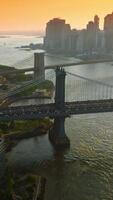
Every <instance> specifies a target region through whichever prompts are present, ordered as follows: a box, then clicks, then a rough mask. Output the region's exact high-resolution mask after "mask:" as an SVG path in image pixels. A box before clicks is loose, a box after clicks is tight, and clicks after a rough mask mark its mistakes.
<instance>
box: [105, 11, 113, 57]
mask: <svg viewBox="0 0 113 200" xmlns="http://www.w3.org/2000/svg"><path fill="white" fill-rule="evenodd" d="M104 33H105V49H106V52H107V53H110V52H112V51H113V13H111V14H108V15H107V16H106V17H105V18H104Z"/></svg>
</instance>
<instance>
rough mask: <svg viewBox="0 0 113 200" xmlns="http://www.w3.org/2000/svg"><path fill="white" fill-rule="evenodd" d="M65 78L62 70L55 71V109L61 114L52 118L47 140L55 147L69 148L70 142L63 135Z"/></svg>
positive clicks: (58, 68)
mask: <svg viewBox="0 0 113 200" xmlns="http://www.w3.org/2000/svg"><path fill="white" fill-rule="evenodd" d="M65 77H66V72H65V71H64V69H63V68H60V67H57V69H56V90H55V107H56V109H57V110H59V111H60V112H61V116H60V117H55V118H54V125H53V128H52V130H50V134H49V138H50V140H51V142H52V143H53V144H55V145H56V146H69V144H70V141H69V139H68V137H67V136H66V134H65V118H66V117H67V115H65Z"/></svg>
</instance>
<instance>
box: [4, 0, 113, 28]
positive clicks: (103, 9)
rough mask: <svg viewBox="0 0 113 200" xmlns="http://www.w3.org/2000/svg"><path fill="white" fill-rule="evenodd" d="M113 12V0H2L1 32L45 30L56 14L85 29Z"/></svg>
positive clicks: (76, 26)
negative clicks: (90, 21) (94, 18)
mask: <svg viewBox="0 0 113 200" xmlns="http://www.w3.org/2000/svg"><path fill="white" fill-rule="evenodd" d="M112 11H113V0H0V31H14V30H17V31H22V30H26V31H32V30H35V31H36V30H42V29H44V28H45V24H46V22H47V21H48V20H49V19H51V18H53V17H60V18H64V19H66V21H67V23H70V24H71V26H72V27H75V28H84V27H85V25H86V23H87V22H88V21H89V20H91V19H92V18H93V16H94V15H95V14H98V15H99V16H100V18H101V27H102V24H103V18H104V16H105V15H106V14H107V13H111V12H112Z"/></svg>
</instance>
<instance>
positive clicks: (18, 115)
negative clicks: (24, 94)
mask: <svg viewBox="0 0 113 200" xmlns="http://www.w3.org/2000/svg"><path fill="white" fill-rule="evenodd" d="M102 112H113V99H111V100H91V101H78V102H68V103H65V109H64V110H63V109H62V110H61V109H57V108H56V107H55V104H44V105H29V106H16V107H8V108H7V109H0V120H2V121H6V120H33V119H42V118H45V117H50V118H55V117H63V116H65V117H69V116H71V115H77V114H88V113H102Z"/></svg>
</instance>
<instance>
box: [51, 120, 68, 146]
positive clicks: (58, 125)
mask: <svg viewBox="0 0 113 200" xmlns="http://www.w3.org/2000/svg"><path fill="white" fill-rule="evenodd" d="M49 139H50V141H51V142H52V143H53V144H54V145H55V146H63V147H65V146H66V147H67V146H69V145H70V141H69V139H68V137H67V136H66V133H65V117H60V118H55V119H54V125H53V128H52V129H51V130H50V132H49Z"/></svg>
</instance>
